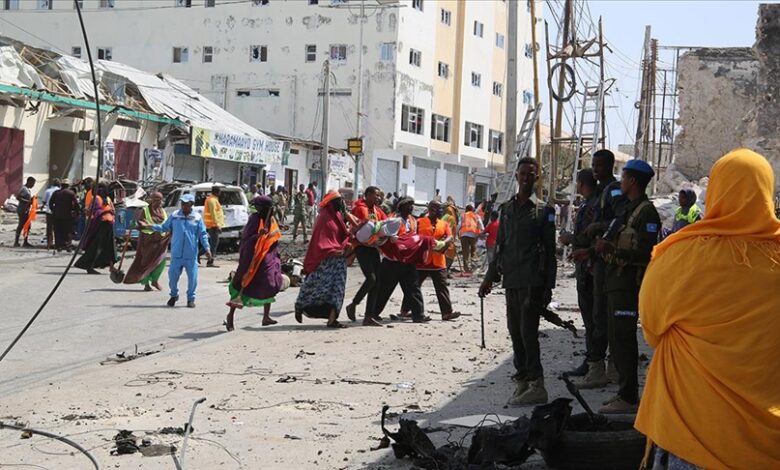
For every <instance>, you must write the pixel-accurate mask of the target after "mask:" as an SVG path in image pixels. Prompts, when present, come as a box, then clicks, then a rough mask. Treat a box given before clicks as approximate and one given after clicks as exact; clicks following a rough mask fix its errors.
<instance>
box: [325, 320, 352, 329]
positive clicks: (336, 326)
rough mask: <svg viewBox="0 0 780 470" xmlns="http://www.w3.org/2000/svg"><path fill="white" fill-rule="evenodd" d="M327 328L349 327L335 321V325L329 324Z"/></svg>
mask: <svg viewBox="0 0 780 470" xmlns="http://www.w3.org/2000/svg"><path fill="white" fill-rule="evenodd" d="M325 326H327V327H328V328H346V327H347V325H345V324H343V323H339V322H338V321H334V322H333V323H328V324H326V325H325Z"/></svg>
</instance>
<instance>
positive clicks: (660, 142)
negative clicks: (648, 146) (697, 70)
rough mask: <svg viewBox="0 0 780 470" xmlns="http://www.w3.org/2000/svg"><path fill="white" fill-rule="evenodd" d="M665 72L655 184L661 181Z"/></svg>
mask: <svg viewBox="0 0 780 470" xmlns="http://www.w3.org/2000/svg"><path fill="white" fill-rule="evenodd" d="M666 72H667V71H666V70H664V83H663V87H664V91H663V94H662V95H661V138H660V139H659V142H657V143H656V145H657V146H658V156H657V157H656V160H655V180H656V182H657V181H658V180H659V179H661V152H662V150H663V144H664V142H663V140H664V133H663V128H664V118H665V117H666V113H665V111H666Z"/></svg>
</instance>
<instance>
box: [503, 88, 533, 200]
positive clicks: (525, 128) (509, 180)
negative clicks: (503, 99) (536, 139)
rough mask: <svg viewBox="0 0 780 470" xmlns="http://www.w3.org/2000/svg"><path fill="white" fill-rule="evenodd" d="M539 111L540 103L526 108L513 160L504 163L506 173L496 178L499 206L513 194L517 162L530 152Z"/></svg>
mask: <svg viewBox="0 0 780 470" xmlns="http://www.w3.org/2000/svg"><path fill="white" fill-rule="evenodd" d="M541 110H542V103H537V104H536V106H533V107H528V109H527V110H526V112H525V117H524V118H523V124H522V125H521V126H520V131H519V132H518V133H517V144H516V145H515V153H514V155H513V158H512V159H510V160H509V161H507V162H506V170H507V171H506V172H505V173H502V174H500V175H498V176H497V177H496V192H497V193H498V199H497V201H496V202H498V203H499V204H500V203H502V202H504V201H508V200H509V199H510V198H511V197H512V195H513V194H514V192H515V171H516V170H517V168H516V167H517V162H519V161H520V159H521V158H523V157H526V156H528V152H529V151H530V150H531V143H532V142H533V141H532V139H533V133H534V129H535V128H536V122H537V121H538V120H539V112H540V111H541Z"/></svg>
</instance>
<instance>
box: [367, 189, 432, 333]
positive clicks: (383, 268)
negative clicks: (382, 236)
mask: <svg viewBox="0 0 780 470" xmlns="http://www.w3.org/2000/svg"><path fill="white" fill-rule="evenodd" d="M396 209H397V212H396V213H395V214H394V217H398V218H400V219H402V220H403V225H401V229H400V230H399V231H398V236H399V237H400V236H403V235H404V234H412V233H417V219H415V218H414V216H413V215H412V210H413V209H414V199H413V198H411V197H403V198H401V199H399V200H398V204H396ZM388 243H390V242H388ZM383 254H384V259H383V260H382V264H381V265H380V266H379V276H378V288H377V289H378V292H377V300H376V315H377V316H379V315H380V314H381V313H382V311H383V310H384V309H385V307H386V306H387V302H388V301H389V300H390V297H391V296H392V295H393V292H394V291H395V288H396V286H398V284H400V285H401V290H402V291H403V293H404V301H405V302H406V303H407V305H408V308H409V310H410V312H411V317H412V321H413V322H414V323H427V322H429V321H431V317H429V316H426V315H425V308H424V307H425V305H424V303H425V302H424V300H423V295H422V291H421V290H420V283H419V280H418V277H417V266H416V264H415V263H413V262H412V263H405V262H403V261H401V260H397V259H394V258H393V257H392V256H390V255H389V254H388V253H386V252H383Z"/></svg>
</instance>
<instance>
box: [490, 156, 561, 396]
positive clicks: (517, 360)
mask: <svg viewBox="0 0 780 470" xmlns="http://www.w3.org/2000/svg"><path fill="white" fill-rule="evenodd" d="M515 176H516V178H517V183H518V186H519V189H518V192H517V194H516V195H515V196H513V197H512V198H511V199H510V200H509V201H507V202H505V203H504V204H503V205H502V206H501V211H500V213H501V220H500V222H499V226H498V240H497V242H496V257H495V258H494V259H493V262H492V263H490V267H489V268H488V272H487V273H486V274H485V279H484V280H483V281H482V284H481V285H480V287H479V296H480V297H485V296H486V295H488V294H489V293H490V291H491V290H492V288H493V284H494V283H495V282H499V281H501V282H502V286H503V287H504V289H505V295H506V312H507V328H508V329H509V335H510V337H511V338H512V349H513V350H514V365H515V368H516V370H517V373H516V374H515V375H514V377H513V380H514V381H515V382H516V383H517V388H516V389H515V392H514V395H513V396H512V398H511V399H510V400H509V404H510V405H511V406H528V405H535V404H541V403H546V402H547V390H546V389H545V387H544V371H543V369H542V361H541V354H540V350H539V317H540V314H541V312H542V310H543V309H544V308H546V307H547V305H548V304H549V303H550V299H551V298H552V289H553V288H554V287H555V276H556V270H557V260H556V257H555V211H554V210H553V209H552V208H551V207H549V206H547V207H546V206H545V205H544V204H543V203H542V202H540V201H538V200H536V197H535V196H534V185H535V184H536V183H537V181H538V180H539V163H538V162H537V160H535V159H533V158H529V157H525V158H522V159H520V161H519V162H518V167H517V171H516V173H515Z"/></svg>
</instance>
